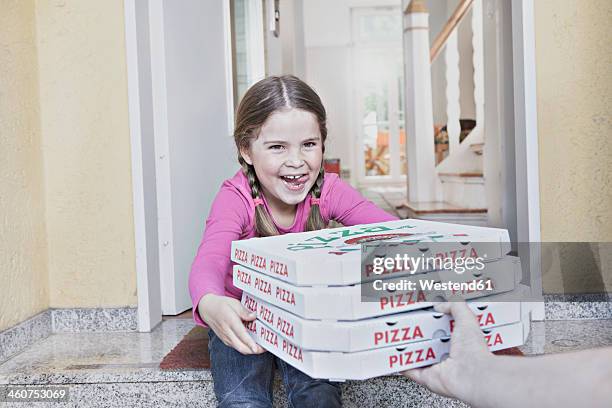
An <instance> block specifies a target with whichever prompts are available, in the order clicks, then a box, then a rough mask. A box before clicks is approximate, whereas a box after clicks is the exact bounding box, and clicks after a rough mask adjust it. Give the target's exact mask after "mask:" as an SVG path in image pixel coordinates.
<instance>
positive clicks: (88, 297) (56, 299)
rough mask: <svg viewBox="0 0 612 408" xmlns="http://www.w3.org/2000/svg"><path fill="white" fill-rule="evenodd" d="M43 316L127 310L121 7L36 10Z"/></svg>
mask: <svg viewBox="0 0 612 408" xmlns="http://www.w3.org/2000/svg"><path fill="white" fill-rule="evenodd" d="M36 22H37V42H38V59H39V64H40V105H41V115H40V117H41V132H42V140H43V154H44V158H45V160H44V174H45V178H46V180H45V181H46V183H45V200H46V205H47V234H48V239H47V241H48V245H49V282H50V305H51V307H78V306H81V307H93V306H102V307H104V306H108V307H111V306H135V305H136V304H137V297H136V272H135V253H134V232H133V231H134V227H133V225H134V224H133V216H132V190H131V167H130V166H131V164H130V136H129V128H128V105H127V78H126V61H125V44H124V32H125V30H124V20H123V2H122V1H121V0H113V1H83V0H61V1H54V0H41V1H38V2H37V7H36Z"/></svg>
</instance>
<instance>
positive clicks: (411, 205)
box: [396, 201, 487, 217]
mask: <svg viewBox="0 0 612 408" xmlns="http://www.w3.org/2000/svg"><path fill="white" fill-rule="evenodd" d="M396 208H397V209H406V210H408V211H410V212H412V213H413V214H414V215H415V216H417V217H418V216H421V215H426V214H486V213H487V209H486V208H468V207H463V206H457V205H454V204H451V203H447V202H445V201H427V202H412V201H405V202H404V203H402V204H400V205H398V206H397V207H396Z"/></svg>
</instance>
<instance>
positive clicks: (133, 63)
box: [124, 0, 234, 332]
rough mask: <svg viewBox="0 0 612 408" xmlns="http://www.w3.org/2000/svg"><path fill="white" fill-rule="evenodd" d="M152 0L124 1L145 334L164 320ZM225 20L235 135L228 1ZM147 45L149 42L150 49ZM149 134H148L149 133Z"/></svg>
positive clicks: (140, 310)
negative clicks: (156, 172)
mask: <svg viewBox="0 0 612 408" xmlns="http://www.w3.org/2000/svg"><path fill="white" fill-rule="evenodd" d="M155 1H159V0H155ZM151 2H152V0H125V2H124V14H125V39H126V65H127V73H128V108H129V123H130V141H131V161H132V190H133V214H134V240H135V251H136V265H135V266H136V275H137V294H138V331H141V332H149V331H151V330H152V329H153V328H155V326H156V325H157V324H159V323H160V322H161V318H162V309H161V292H160V269H159V262H160V259H159V251H158V245H159V240H158V234H157V228H158V226H157V218H158V211H157V202H156V198H157V197H156V195H157V194H156V191H155V187H154V186H155V185H156V182H155V181H156V175H155V172H154V171H151V169H153V170H154V168H155V164H154V161H155V158H156V156H155V153H154V150H152V149H153V143H154V142H153V140H152V139H153V135H152V129H153V103H152V100H151V99H152V89H151V88H152V83H151V78H150V76H151V66H150V64H151V54H150V49H149V48H148V47H149V46H150V43H149V38H150V32H149V21H150V20H149V7H150V6H151ZM223 22H224V27H225V28H226V30H225V33H224V42H225V46H224V48H225V61H224V62H223V63H224V64H225V73H226V74H225V75H226V94H227V95H226V96H227V98H226V109H227V112H228V115H227V119H228V129H230V131H233V112H234V109H233V90H232V87H233V85H232V65H231V59H232V57H231V31H230V7H229V0H223ZM139 23H140V24H139ZM153 34H155V33H153ZM139 39H140V41H139ZM145 42H146V43H147V44H146V46H145V44H144V43H145ZM139 52H140V53H139ZM139 57H140V59H139ZM147 97H148V98H147ZM145 128H146V129H145ZM145 130H148V132H146V131H145ZM152 161H153V163H152ZM151 186H153V187H151Z"/></svg>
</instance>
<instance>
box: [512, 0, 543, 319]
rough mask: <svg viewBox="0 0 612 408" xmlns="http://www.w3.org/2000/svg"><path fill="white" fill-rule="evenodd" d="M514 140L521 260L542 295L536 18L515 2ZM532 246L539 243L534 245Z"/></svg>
mask: <svg viewBox="0 0 612 408" xmlns="http://www.w3.org/2000/svg"><path fill="white" fill-rule="evenodd" d="M512 46H513V74H514V135H515V136H514V140H515V157H516V220H517V223H516V228H517V231H516V232H517V240H518V242H519V243H529V252H528V253H527V254H526V257H523V256H522V257H521V258H522V261H523V263H525V262H528V263H529V270H530V276H531V282H530V285H531V289H532V293H541V291H542V273H541V253H540V245H539V243H540V242H541V240H542V239H541V229H540V226H541V224H540V174H539V153H538V122H537V118H538V111H537V96H536V68H535V64H536V59H535V16H534V4H533V0H512ZM531 243H536V244H535V245H531ZM531 310H532V319H533V320H544V317H545V316H544V314H545V313H544V302H532V304H531Z"/></svg>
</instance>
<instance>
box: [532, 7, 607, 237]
mask: <svg viewBox="0 0 612 408" xmlns="http://www.w3.org/2000/svg"><path fill="white" fill-rule="evenodd" d="M534 3H535V20H536V24H535V33H536V69H537V94H538V134H539V139H540V195H541V216H542V239H543V240H545V241H612V75H610V72H611V70H612V47H610V39H611V38H612V24H610V22H611V21H612V2H610V1H609V0H589V1H581V0H538V1H536V2H534Z"/></svg>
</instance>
